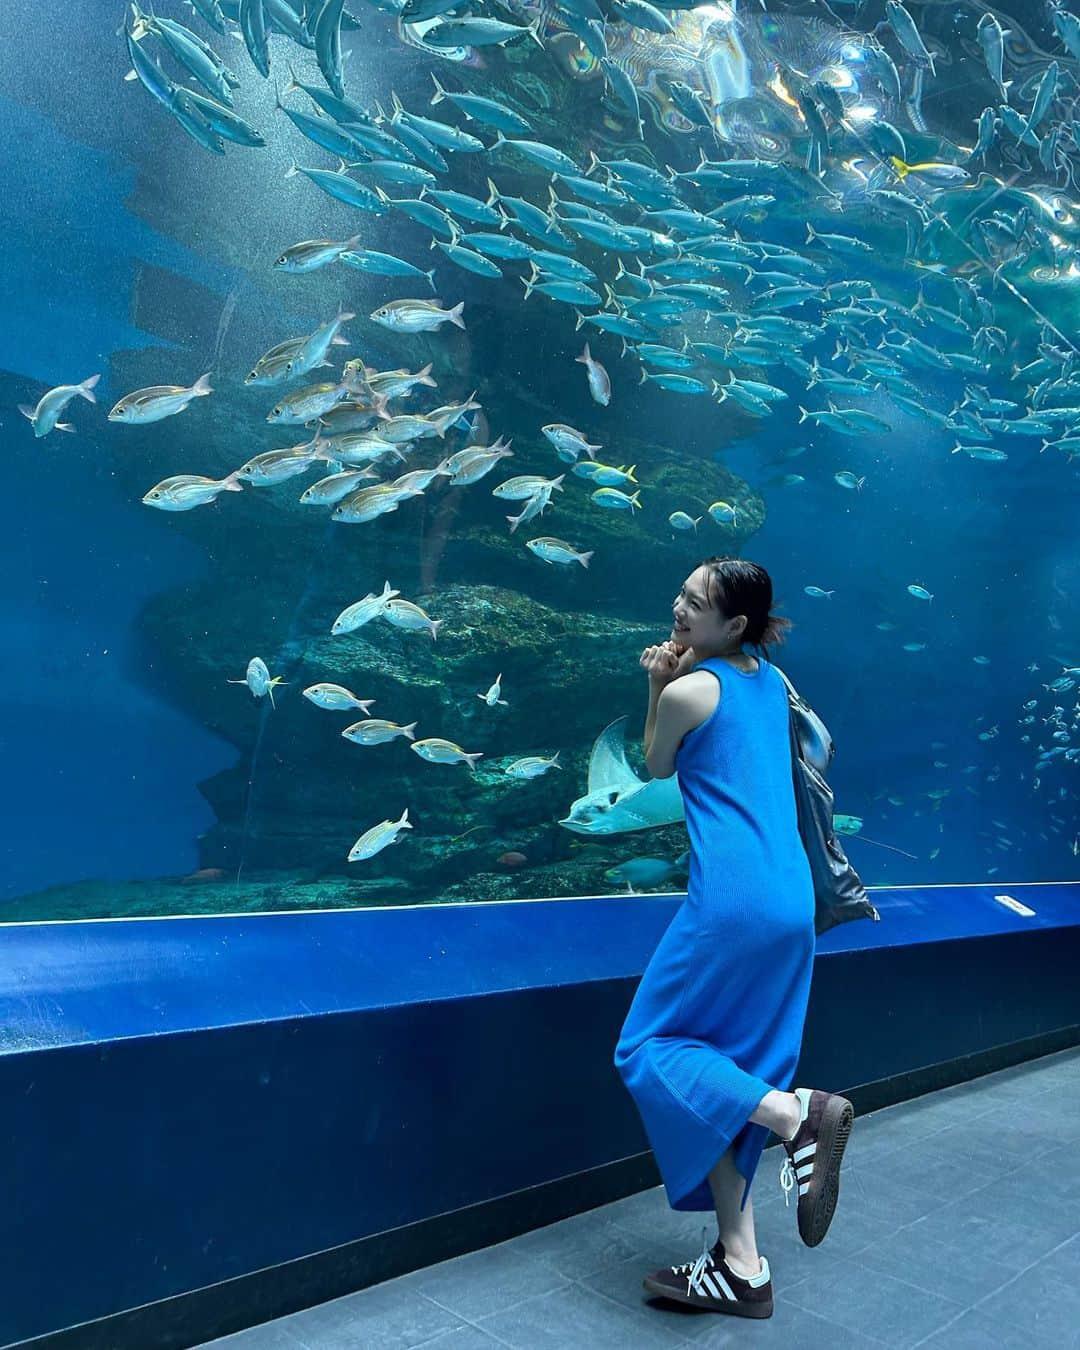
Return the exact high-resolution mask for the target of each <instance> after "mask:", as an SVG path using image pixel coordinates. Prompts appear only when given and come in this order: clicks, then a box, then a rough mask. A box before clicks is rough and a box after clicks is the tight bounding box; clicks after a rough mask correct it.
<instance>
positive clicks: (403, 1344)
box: [281, 1280, 464, 1350]
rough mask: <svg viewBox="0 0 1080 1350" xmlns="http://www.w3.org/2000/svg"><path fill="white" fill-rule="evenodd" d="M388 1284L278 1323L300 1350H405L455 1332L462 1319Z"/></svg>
mask: <svg viewBox="0 0 1080 1350" xmlns="http://www.w3.org/2000/svg"><path fill="white" fill-rule="evenodd" d="M396 1284H397V1281H395V1280H389V1281H387V1282H386V1283H385V1284H377V1285H375V1286H374V1287H373V1288H371V1289H361V1290H360V1291H359V1292H358V1293H355V1294H347V1295H346V1296H345V1297H344V1298H336V1299H334V1300H333V1301H332V1302H330V1303H322V1304H320V1305H319V1306H318V1307H317V1308H307V1309H305V1311H303V1312H299V1313H293V1314H292V1316H291V1317H287V1318H285V1319H283V1322H282V1323H281V1325H283V1326H284V1327H285V1328H286V1330H287V1331H288V1332H289V1334H290V1335H291V1336H292V1337H293V1338H294V1339H295V1340H296V1341H297V1342H299V1344H300V1345H301V1346H303V1347H304V1348H305V1350H353V1347H356V1348H357V1350H360V1348H361V1347H363V1350H376V1348H377V1350H407V1348H408V1347H410V1346H414V1345H424V1344H426V1343H427V1342H428V1341H430V1340H432V1339H433V1338H434V1337H436V1336H438V1335H440V1334H442V1333H445V1332H447V1331H450V1330H455V1329H460V1327H461V1325H462V1322H463V1320H464V1319H462V1318H460V1317H457V1316H456V1315H455V1314H454V1313H452V1312H451V1311H449V1310H448V1309H446V1308H440V1307H438V1306H437V1305H436V1304H434V1303H430V1302H429V1301H428V1300H427V1299H425V1298H423V1297H422V1296H421V1295H420V1294H417V1293H414V1292H413V1291H412V1290H411V1289H398V1288H396V1287H395V1286H396Z"/></svg>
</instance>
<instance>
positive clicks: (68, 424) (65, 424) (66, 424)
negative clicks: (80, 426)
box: [55, 422, 75, 434]
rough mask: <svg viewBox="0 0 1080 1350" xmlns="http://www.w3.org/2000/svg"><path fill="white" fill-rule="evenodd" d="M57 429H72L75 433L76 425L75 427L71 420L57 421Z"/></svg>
mask: <svg viewBox="0 0 1080 1350" xmlns="http://www.w3.org/2000/svg"><path fill="white" fill-rule="evenodd" d="M55 430H56V431H70V432H71V433H72V434H74V432H75V427H74V425H73V424H72V423H71V422H57V424H56V427H55Z"/></svg>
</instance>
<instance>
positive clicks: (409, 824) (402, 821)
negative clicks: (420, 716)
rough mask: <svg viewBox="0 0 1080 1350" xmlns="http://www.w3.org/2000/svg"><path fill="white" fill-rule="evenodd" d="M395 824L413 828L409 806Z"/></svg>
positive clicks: (404, 827)
mask: <svg viewBox="0 0 1080 1350" xmlns="http://www.w3.org/2000/svg"><path fill="white" fill-rule="evenodd" d="M413 726H416V723H415V722H414V723H413ZM395 824H397V825H400V826H401V828H402V829H403V830H411V829H412V822H411V821H410V820H409V808H408V807H406V808H405V810H404V811H402V813H401V815H400V816H398V818H397V820H396V821H395Z"/></svg>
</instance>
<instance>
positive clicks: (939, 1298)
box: [211, 1049, 1080, 1350]
mask: <svg viewBox="0 0 1080 1350" xmlns="http://www.w3.org/2000/svg"><path fill="white" fill-rule="evenodd" d="M1078 1142H1080V1051H1077V1050H1075V1049H1070V1050H1069V1051H1063V1052H1061V1053H1060V1054H1058V1055H1054V1056H1050V1057H1047V1058H1046V1059H1045V1060H1040V1061H1035V1062H1033V1063H1031V1064H1025V1065H1018V1066H1016V1067H1015V1068H1013V1069H1007V1070H1004V1071H1002V1072H1001V1073H996V1074H991V1075H987V1076H986V1077H984V1078H982V1079H978V1080H975V1081H972V1082H970V1083H962V1084H957V1085H956V1086H955V1087H952V1088H947V1089H944V1090H942V1091H940V1092H935V1093H929V1094H926V1095H925V1096H923V1097H920V1098H917V1099H915V1100H914V1101H911V1102H905V1103H901V1104H899V1105H897V1106H894V1107H889V1108H886V1109H884V1110H881V1111H875V1112H871V1113H869V1114H867V1115H865V1116H860V1117H857V1118H856V1122H855V1128H854V1130H853V1132H852V1136H851V1140H850V1143H849V1145H848V1149H847V1152H846V1154H845V1158H844V1167H843V1170H842V1173H841V1196H840V1202H839V1206H838V1209H837V1214H836V1218H835V1219H834V1221H833V1224H832V1227H831V1228H830V1229H829V1234H828V1237H827V1239H826V1241H825V1243H823V1244H822V1245H821V1246H819V1247H816V1248H812V1249H811V1248H807V1247H806V1246H805V1245H804V1244H803V1243H802V1241H801V1240H800V1238H799V1235H798V1225H797V1218H796V1207H795V1206H796V1199H795V1198H794V1197H792V1198H790V1199H789V1204H788V1205H787V1206H785V1205H784V1203H783V1194H782V1191H781V1189H780V1186H779V1181H778V1176H779V1171H780V1166H781V1164H782V1163H783V1161H784V1158H785V1155H784V1153H783V1150H782V1149H780V1148H771V1149H769V1150H767V1151H766V1152H765V1153H763V1155H762V1158H761V1161H760V1163H759V1165H758V1171H757V1174H756V1176H755V1178H754V1184H753V1190H752V1198H753V1202H754V1216H755V1222H756V1229H757V1239H758V1247H759V1250H760V1251H761V1252H762V1253H763V1254H764V1255H765V1256H767V1257H768V1259H769V1264H770V1266H771V1268H772V1272H773V1283H774V1290H775V1300H776V1302H775V1310H774V1314H773V1316H772V1317H771V1318H769V1319H766V1320H764V1321H761V1322H758V1323H757V1324H756V1325H754V1326H753V1327H748V1326H746V1324H745V1320H744V1319H741V1318H736V1317H732V1316H725V1315H723V1314H717V1313H707V1312H706V1313H702V1312H697V1311H695V1310H693V1309H685V1308H680V1307H678V1306H677V1305H674V1304H665V1303H663V1302H662V1301H660V1300H656V1299H651V1298H650V1297H649V1296H648V1295H647V1294H646V1293H645V1291H644V1290H643V1289H642V1287H641V1281H642V1279H643V1277H644V1276H645V1275H646V1274H648V1272H649V1271H651V1270H655V1269H656V1268H657V1267H660V1266H665V1265H674V1264H677V1263H678V1262H680V1261H688V1260H692V1259H694V1257H696V1256H697V1254H698V1253H699V1252H700V1250H701V1230H702V1227H703V1226H704V1227H705V1229H706V1236H707V1238H708V1240H709V1242H710V1243H711V1242H712V1241H714V1240H715V1237H716V1220H715V1216H714V1215H713V1214H712V1213H711V1211H704V1212H701V1213H693V1212H678V1211H674V1210H672V1209H671V1208H670V1207H669V1206H668V1203H667V1196H666V1192H665V1191H664V1188H663V1187H662V1186H655V1187H653V1188H652V1189H651V1190H648V1191H643V1192H641V1193H640V1194H638V1195H633V1196H628V1197H626V1198H625V1199H623V1200H619V1201H616V1202H615V1203H613V1204H610V1205H605V1206H603V1207H601V1208H598V1209H595V1210H591V1211H589V1212H588V1213H585V1214H580V1215H574V1216H572V1217H570V1218H568V1219H565V1220H562V1221H560V1222H558V1223H554V1224H550V1225H548V1226H547V1227H545V1228H541V1229H537V1230H535V1231H534V1232H531V1233H527V1234H523V1235H522V1236H520V1237H518V1238H514V1239H511V1240H509V1241H507V1242H503V1243H499V1244H497V1245H496V1246H492V1247H489V1248H486V1249H485V1250H483V1251H479V1252H473V1253H469V1254H467V1255H465V1256H461V1257H457V1258H454V1259H452V1260H448V1261H444V1262H441V1263H440V1264H439V1265H436V1266H432V1267H429V1268H427V1269H425V1270H418V1271H413V1272H412V1273H411V1274H408V1275H404V1276H402V1277H400V1278H399V1279H394V1280H388V1281H386V1282H385V1283H384V1284H381V1285H377V1286H375V1287H374V1288H372V1289H369V1290H362V1291H360V1292H359V1293H356V1294H350V1295H348V1296H347V1297H346V1298H343V1299H336V1300H335V1301H333V1302H332V1303H327V1304H323V1305H322V1306H320V1307H318V1308H313V1309H309V1310H307V1311H306V1312H301V1313H296V1314H294V1315H293V1316H291V1317H286V1318H282V1319H280V1320H279V1321H277V1322H273V1323H268V1324H266V1325H265V1326H262V1327H255V1328H252V1329H251V1330H250V1331H246V1332H241V1333H239V1334H238V1335H236V1336H230V1337H225V1338H223V1339H221V1340H218V1341H215V1342H212V1343H211V1344H213V1345H214V1346H215V1347H216V1346H221V1347H226V1348H227V1350H231V1347H236V1350H346V1347H347V1348H348V1350H384V1347H385V1350H412V1347H419V1346H425V1347H435V1348H436V1350H491V1348H492V1347H495V1346H504V1347H512V1348H513V1347H521V1350H547V1348H548V1347H551V1350H567V1348H568V1347H574V1350H577V1347H579V1346H588V1350H607V1347H609V1346H610V1347H612V1350H637V1348H638V1347H641V1348H642V1350H650V1348H651V1347H653V1346H656V1347H663V1346H674V1345H684V1346H685V1345H692V1346H695V1347H698V1346H700V1347H716V1350H721V1348H722V1347H728V1346H736V1345H738V1346H742V1345H745V1344H746V1343H747V1341H748V1339H749V1338H750V1337H753V1340H754V1342H755V1345H760V1346H762V1347H764V1346H767V1345H771V1344H777V1345H779V1344H780V1342H781V1340H782V1341H783V1344H784V1346H785V1350H818V1347H819V1346H820V1347H821V1350H846V1348H847V1347H850V1350H875V1347H881V1346H888V1347H890V1350H901V1348H902V1347H905V1348H906V1347H912V1348H914V1347H915V1346H930V1347H933V1348H934V1350H938V1348H939V1347H940V1350H945V1347H948V1350H968V1347H970V1348H971V1350H975V1347H978V1350H983V1347H985V1346H987V1345H993V1346H994V1347H995V1350H1049V1347H1050V1346H1051V1344H1053V1345H1054V1346H1055V1347H1061V1346H1064V1345H1068V1344H1074V1343H1078V1342H1080V1337H1078V1336H1077V1333H1076V1327H1077V1326H1078V1325H1080V1231H1078V1230H1080V1219H1078V1217H1077V1216H1078V1215H1080V1169H1078V1168H1077V1167H1076V1149H1077V1144H1078Z"/></svg>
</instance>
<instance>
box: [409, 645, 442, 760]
mask: <svg viewBox="0 0 1080 1350" xmlns="http://www.w3.org/2000/svg"><path fill="white" fill-rule="evenodd" d="M440 622H441V620H440ZM415 726H416V723H415V722H410V723H409V725H408V726H407V727H402V728H401V730H402V734H403V735H405V736H407V737H408V738H409V740H410V741H415V740H416V737H415V736H414V735H413V729H414V728H415Z"/></svg>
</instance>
